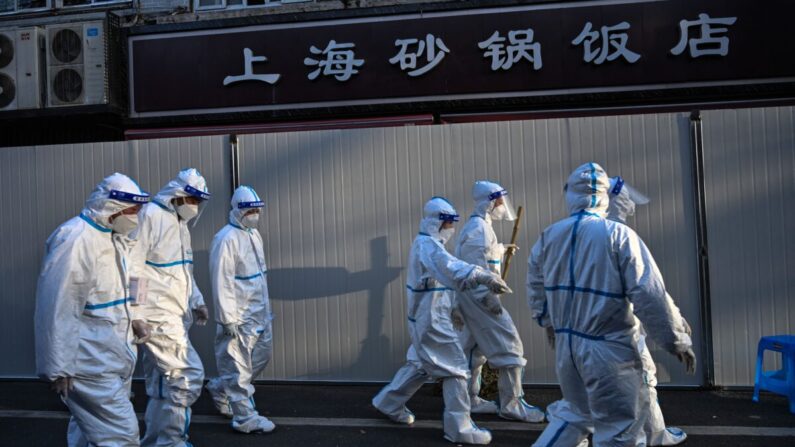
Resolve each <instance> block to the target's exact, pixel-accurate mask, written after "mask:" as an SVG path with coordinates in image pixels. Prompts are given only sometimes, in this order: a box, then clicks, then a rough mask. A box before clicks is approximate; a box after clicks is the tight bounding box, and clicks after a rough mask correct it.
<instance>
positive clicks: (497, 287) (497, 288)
mask: <svg viewBox="0 0 795 447" xmlns="http://www.w3.org/2000/svg"><path fill="white" fill-rule="evenodd" d="M485 284H486V286H488V288H489V289H491V291H492V292H494V293H496V294H497V295H503V294H506V293H513V290H511V288H510V287H508V284H507V283H506V282H505V281H503V279H502V278H500V277H499V276H497V275H494V274H492V275H491V276H490V278H489V280H488V281H487V282H486V283H485Z"/></svg>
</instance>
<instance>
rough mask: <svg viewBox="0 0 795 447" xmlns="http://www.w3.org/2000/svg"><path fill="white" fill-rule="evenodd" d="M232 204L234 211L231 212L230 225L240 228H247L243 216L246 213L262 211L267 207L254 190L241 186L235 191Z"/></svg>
mask: <svg viewBox="0 0 795 447" xmlns="http://www.w3.org/2000/svg"><path fill="white" fill-rule="evenodd" d="M230 204H231V205H232V209H231V210H230V211H229V223H231V224H232V225H236V226H238V227H240V228H246V226H245V225H243V215H244V214H246V212H248V211H249V210H250V209H252V208H259V209H262V208H263V207H264V206H265V202H263V201H262V199H260V198H259V196H258V195H257V192H256V191H254V188H252V187H250V186H245V185H241V186H239V187H238V188H237V189H236V190H235V193H234V194H232V200H231V202H230Z"/></svg>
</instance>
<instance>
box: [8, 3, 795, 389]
mask: <svg viewBox="0 0 795 447" xmlns="http://www.w3.org/2000/svg"><path fill="white" fill-rule="evenodd" d="M3 5H4V6H2V7H0V8H2V10H0V13H1V15H0V88H1V89H2V90H0V188H2V190H3V191H5V192H6V194H5V195H3V196H0V207H2V208H3V209H4V210H9V209H13V210H15V212H13V213H3V216H2V217H0V247H3V251H4V252H5V253H7V254H8V255H7V256H6V257H5V258H3V259H0V266H1V267H2V268H0V279H2V283H3V284H7V285H9V286H8V287H4V288H3V290H0V303H3V304H4V305H5V306H6V307H7V308H8V309H9V311H8V312H6V313H5V314H2V315H0V320H7V321H5V323H4V324H0V328H3V329H0V330H12V329H13V330H16V331H21V332H22V333H27V332H26V331H31V330H32V303H33V301H32V300H33V298H32V297H33V296H34V294H35V282H36V275H37V273H38V269H39V262H40V260H41V256H42V250H43V241H44V240H45V239H46V237H47V235H48V234H49V233H50V232H51V231H52V230H53V229H54V228H55V227H56V226H57V225H58V224H59V223H60V222H62V221H64V220H66V219H68V218H69V217H71V216H72V215H73V214H74V213H76V212H77V210H79V209H80V207H81V205H82V201H83V200H84V197H85V195H86V194H87V193H88V191H90V189H91V187H93V185H94V184H96V182H97V181H98V180H99V179H101V178H102V177H104V175H106V174H107V173H109V172H112V171H114V170H116V171H120V172H126V173H129V174H130V175H132V176H133V177H135V178H137V179H138V180H139V181H140V182H141V184H142V185H143V187H144V188H145V189H148V190H152V191H156V190H157V189H159V187H160V186H161V185H162V184H163V183H165V182H166V181H167V180H168V179H169V178H170V177H171V176H172V175H173V174H174V172H176V170H177V169H179V168H182V167H185V166H189V165H190V166H196V167H197V168H199V169H200V170H201V171H202V172H203V173H204V174H205V175H206V176H207V178H208V182H209V185H210V188H211V190H212V191H213V193H214V197H216V198H219V199H218V200H213V201H212V202H211V204H210V206H209V207H208V209H207V210H206V211H205V213H204V214H203V217H202V220H201V222H200V223H199V224H198V225H197V226H196V228H195V229H194V232H195V233H194V250H195V252H196V253H197V256H196V258H197V261H196V264H195V266H196V269H197V272H198V277H197V280H198V282H199V285H200V286H201V287H202V288H203V290H206V291H208V292H209V283H208V280H207V269H208V261H207V259H206V258H207V251H208V247H209V243H210V240H211V239H212V235H213V234H214V233H215V231H217V230H218V229H219V228H220V227H221V226H222V225H223V224H224V222H225V218H226V209H227V203H226V198H227V197H229V195H231V191H232V188H233V186H234V185H237V184H240V183H244V184H250V185H252V186H254V187H255V188H256V189H257V190H258V191H260V195H261V196H263V197H264V198H265V201H266V202H267V203H268V205H267V211H266V214H265V216H263V217H264V219H263V225H262V228H261V229H262V230H265V234H264V237H265V243H266V250H267V251H268V262H269V271H270V273H269V275H270V280H271V292H272V295H273V300H274V311H275V313H276V314H277V320H276V326H275V340H276V344H275V357H274V361H273V366H272V368H269V370H268V371H267V372H266V374H267V377H265V378H267V379H277V380H333V381H383V380H388V379H389V378H390V376H391V374H392V373H393V372H394V370H395V368H397V367H398V366H399V365H400V364H401V363H402V362H403V359H404V355H405V350H406V347H407V345H408V332H407V330H406V326H405V325H406V323H405V312H406V310H405V296H404V284H405V277H404V275H405V271H404V269H403V266H404V265H405V260H406V258H407V255H408V253H407V252H408V247H409V245H410V243H411V239H412V238H413V235H414V234H415V232H416V225H417V222H418V221H419V212H420V208H421V205H422V203H424V200H426V199H427V198H428V197H430V196H431V195H445V196H448V197H449V198H450V199H452V200H453V202H454V203H455V204H456V205H457V207H458V208H459V211H460V212H461V214H462V215H468V213H469V211H470V209H471V203H470V202H471V199H470V197H469V194H468V191H469V189H470V187H471V184H472V182H473V181H475V180H477V179H481V178H491V179H495V180H497V181H499V182H500V183H502V184H505V185H506V186H507V187H508V188H509V189H510V190H511V195H512V198H513V199H514V201H515V202H517V203H518V204H522V205H524V206H525V208H526V221H525V224H524V226H523V228H522V229H521V232H520V238H519V245H520V246H521V247H522V248H523V249H524V250H523V251H521V252H520V255H519V257H520V258H524V257H525V256H527V252H528V250H529V248H530V247H531V246H532V244H533V243H534V242H535V238H536V237H537V236H538V234H539V233H540V231H541V230H543V228H545V227H546V226H547V225H549V224H551V223H553V222H554V221H556V220H557V219H560V218H561V217H562V216H564V215H565V209H564V204H563V197H562V193H561V191H560V185H562V184H563V182H564V181H565V178H566V176H567V175H568V172H570V171H571V169H573V168H574V167H576V166H577V165H579V164H581V163H583V162H588V161H597V162H599V163H600V164H602V165H603V166H604V167H605V168H606V170H607V171H608V173H610V174H611V175H622V176H623V177H624V178H625V179H626V180H627V181H628V182H629V183H630V184H632V185H633V186H636V187H637V188H638V189H640V190H641V191H644V192H646V193H647V194H648V195H649V197H650V198H651V199H652V202H651V204H650V205H648V206H646V207H643V208H640V209H639V210H638V213H637V215H636V216H635V218H634V219H635V220H634V222H633V225H634V226H635V227H636V228H637V230H638V232H639V234H640V235H641V236H642V237H643V238H644V240H646V241H647V243H648V244H649V246H650V247H651V249H652V252H653V253H654V255H655V258H656V259H657V261H658V262H659V264H660V268H661V270H662V272H663V274H664V276H665V278H666V281H667V283H666V284H667V286H668V289H669V291H670V292H671V295H672V296H674V298H675V299H676V300H677V302H678V304H679V305H680V307H681V308H682V311H683V314H684V315H685V316H686V317H687V318H688V320H689V321H690V322H691V326H692V327H693V329H694V332H695V336H694V339H695V342H696V347H697V354H698V356H699V362H700V363H699V365H700V374H699V375H697V376H696V377H689V376H685V375H684V372H683V371H682V368H681V367H680V366H679V365H677V364H676V362H675V360H673V359H672V358H669V356H668V355H667V354H665V353H664V352H662V351H659V350H655V351H654V354H655V360H656V361H657V362H658V371H659V373H660V381H661V383H668V384H673V385H682V386H711V385H718V386H747V385H749V384H750V383H751V382H752V380H753V374H754V371H753V366H754V365H753V362H754V359H755V348H756V341H757V340H758V339H759V337H760V336H762V335H772V334H778V333H793V332H795V305H794V304H793V303H795V301H793V299H794V297H793V292H792V291H793V290H795V283H793V281H795V275H791V274H789V272H791V271H793V261H792V258H791V256H790V255H789V253H792V251H793V250H795V237H794V236H793V234H795V231H793V230H795V228H793V225H792V223H791V222H793V217H794V216H792V210H791V207H789V208H788V207H786V206H785V204H786V200H787V198H788V197H791V196H792V194H795V180H793V178H795V175H793V172H795V155H794V154H795V117H794V116H793V107H792V106H793V102H795V101H793V98H795V62H794V61H793V59H792V58H791V57H789V56H788V55H790V54H795V48H793V47H795V41H793V39H791V38H790V37H789V35H788V29H789V28H788V26H789V25H788V23H787V20H788V18H789V17H791V16H792V13H795V5H792V4H791V2H788V1H785V0H770V1H769V2H768V5H767V7H766V8H758V7H756V8H755V7H754V5H752V4H748V2H745V1H742V0H728V1H724V2H711V1H707V0H691V1H684V0H645V1H644V0H636V1H630V0H604V1H569V2H559V1H543V0H540V1H532V0H525V1H520V0H493V1H482V0H481V1H475V0H473V1H455V2H452V1H377V0H373V1H366V0H362V1H353V0H351V1H321V0H317V1H281V2H270V1H267V0H258V1H252V0H191V1H188V0H185V1H164V0H142V1H140V2H96V1H91V0H85V1H69V2H68V4H67V1H66V0H57V1H56V0H34V1H30V0H25V1H23V0H15V1H12V2H6V3H5V4H3ZM18 197H28V198H29V199H30V200H18ZM44 203H52V206H46V207H42V206H41V205H40V204H44ZM497 231H498V235H500V236H503V237H507V236H508V235H509V234H510V228H507V227H506V228H498V229H497ZM34 248H35V249H34ZM526 269H527V266H526V265H525V263H524V262H518V260H517V262H515V263H514V265H513V267H512V272H511V278H510V284H511V287H512V288H513V289H514V290H515V291H516V292H517V293H516V295H515V297H514V298H510V299H506V307H507V308H508V309H509V310H510V311H511V314H512V315H513V316H514V319H515V320H516V322H517V325H518V327H519V329H520V332H521V335H522V338H523V340H524V341H525V350H526V354H527V358H528V367H527V369H526V371H525V380H526V381H527V382H529V383H554V382H555V375H554V363H553V361H552V352H551V351H549V350H548V349H547V347H546V344H545V343H546V342H545V339H544V335H543V331H541V330H540V329H539V328H537V327H536V326H535V325H534V323H533V322H532V320H531V319H530V317H529V312H528V310H527V307H526V304H525V299H524V293H523V292H522V291H523V290H524V286H523V284H524V275H525V274H526ZM206 295H207V298H208V299H209V293H206ZM20 297H27V298H24V299H20ZM5 328H9V329H5ZM14 333H16V332H14ZM213 333H214V331H211V330H201V329H195V330H194V334H193V336H194V338H195V340H196V341H197V342H196V345H197V347H198V349H199V351H200V353H201V355H202V358H203V359H204V361H205V364H206V365H207V366H208V370H209V371H210V372H212V369H213V368H212V366H210V365H212V363H213V359H212V347H211V345H212V334H213ZM30 338H31V340H32V337H30ZM32 350H33V346H32V341H30V342H28V341H25V340H24V339H23V341H21V342H19V343H16V344H13V345H11V344H7V345H3V346H0V355H2V356H3V357H5V358H15V359H19V361H18V362H13V363H10V364H8V365H6V366H5V367H2V368H0V376H5V377H29V376H30V375H31V374H32V373H33V365H32V361H33V355H32ZM767 364H768V365H769V366H772V365H775V364H776V360H775V359H769V361H768V362H767Z"/></svg>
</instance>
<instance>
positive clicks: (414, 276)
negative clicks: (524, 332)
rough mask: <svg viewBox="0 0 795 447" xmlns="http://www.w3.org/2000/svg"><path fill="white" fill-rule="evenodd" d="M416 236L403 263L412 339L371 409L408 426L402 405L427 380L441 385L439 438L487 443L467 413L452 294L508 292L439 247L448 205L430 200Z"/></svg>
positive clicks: (451, 215)
mask: <svg viewBox="0 0 795 447" xmlns="http://www.w3.org/2000/svg"><path fill="white" fill-rule="evenodd" d="M423 215H424V217H423V219H422V221H421V222H420V233H419V234H418V235H417V237H416V238H415V239H414V243H413V244H412V247H411V251H410V252H409V259H408V278H407V280H408V284H407V285H406V289H407V291H408V292H407V293H408V321H409V323H408V326H409V335H410V336H411V348H410V349H409V354H408V356H407V357H408V359H407V360H408V361H407V363H406V364H405V365H404V366H403V367H402V368H400V370H398V372H397V373H396V374H395V377H394V379H392V382H391V383H390V384H388V385H387V386H386V387H384V388H383V389H382V390H381V392H379V393H378V395H376V396H375V397H374V398H373V401H372V403H373V406H375V407H376V408H377V409H378V410H379V411H381V412H382V413H384V414H385V415H387V416H388V417H389V418H390V419H392V420H393V421H395V422H398V423H405V424H411V423H413V422H414V414H412V413H411V411H409V409H408V408H406V402H408V400H409V399H410V398H411V396H413V395H414V393H416V392H417V390H419V388H420V387H421V386H422V384H423V383H425V381H426V380H428V379H429V378H433V379H442V380H443V394H444V404H445V405H444V421H443V425H444V433H445V438H446V439H447V440H449V441H452V442H459V443H468V444H488V443H489V442H491V433H490V432H489V431H488V430H484V429H480V428H478V427H477V426H476V425H475V423H474V422H472V419H471V418H470V414H469V409H470V408H469V394H468V392H467V380H468V379H469V366H468V365H467V360H466V357H465V356H464V353H463V351H462V350H461V346H460V345H459V344H458V335H457V334H456V331H455V329H454V328H453V323H452V321H451V317H450V313H451V311H452V301H451V298H452V291H453V290H464V289H467V288H471V287H476V286H477V285H478V284H485V285H487V286H489V288H490V289H491V290H492V291H494V292H495V293H505V292H508V291H510V289H508V287H507V285H505V282H504V281H502V279H500V277H499V276H497V275H494V274H492V273H490V272H489V271H487V270H485V269H483V268H481V267H478V266H475V265H471V264H467V263H466V262H463V261H461V260H459V259H457V258H455V257H453V256H452V255H450V254H449V253H448V252H447V250H446V249H445V248H444V243H445V242H447V240H449V238H450V236H451V235H452V228H447V229H442V228H441V226H442V224H443V223H444V222H453V221H457V220H458V214H456V211H455V209H454V208H453V206H452V205H451V204H450V202H448V201H447V200H445V199H443V198H441V197H434V198H432V199H431V200H430V201H428V203H426V205H425V208H424V212H423Z"/></svg>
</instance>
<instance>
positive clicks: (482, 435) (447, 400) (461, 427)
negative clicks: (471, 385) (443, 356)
mask: <svg viewBox="0 0 795 447" xmlns="http://www.w3.org/2000/svg"><path fill="white" fill-rule="evenodd" d="M443 391H444V438H445V439H447V440H448V441H450V442H455V443H461V444H478V445H486V444H488V443H490V442H491V432H490V431H488V430H485V429H482V428H478V426H477V425H475V423H474V422H473V421H472V418H471V417H470V415H469V393H467V381H466V379H462V378H459V377H448V378H446V379H444V383H443Z"/></svg>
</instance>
